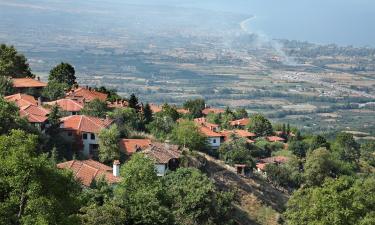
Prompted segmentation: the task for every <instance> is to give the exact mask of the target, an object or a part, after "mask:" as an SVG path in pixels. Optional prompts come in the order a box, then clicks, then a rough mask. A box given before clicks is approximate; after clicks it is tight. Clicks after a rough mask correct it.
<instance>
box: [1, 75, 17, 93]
mask: <svg viewBox="0 0 375 225" xmlns="http://www.w3.org/2000/svg"><path fill="white" fill-rule="evenodd" d="M12 93H14V88H13V83H12V80H11V79H10V78H8V77H5V76H0V96H1V95H2V96H7V95H10V94H12Z"/></svg>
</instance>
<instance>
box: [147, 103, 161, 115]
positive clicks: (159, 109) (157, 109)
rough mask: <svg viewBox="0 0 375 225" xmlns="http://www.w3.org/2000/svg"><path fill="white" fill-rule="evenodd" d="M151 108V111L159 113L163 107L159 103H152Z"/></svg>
mask: <svg viewBox="0 0 375 225" xmlns="http://www.w3.org/2000/svg"><path fill="white" fill-rule="evenodd" d="M150 108H151V111H152V112H153V113H158V112H160V111H161V110H163V109H162V107H160V106H158V105H155V104H150Z"/></svg>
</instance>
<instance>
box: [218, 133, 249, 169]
mask: <svg viewBox="0 0 375 225" xmlns="http://www.w3.org/2000/svg"><path fill="white" fill-rule="evenodd" d="M248 145H249V144H248V143H247V142H246V140H245V139H243V138H239V137H237V136H235V135H233V136H231V141H227V142H225V143H224V144H222V145H221V146H220V148H219V157H220V159H222V160H224V161H225V162H226V163H227V164H229V165H232V166H233V165H234V164H246V165H247V166H248V167H249V168H254V167H255V161H254V158H253V157H252V155H251V151H250V150H249V146H248Z"/></svg>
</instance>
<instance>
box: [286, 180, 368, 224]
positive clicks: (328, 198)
mask: <svg viewBox="0 0 375 225" xmlns="http://www.w3.org/2000/svg"><path fill="white" fill-rule="evenodd" d="M374 207H375V178H374V176H370V177H367V178H358V179H356V178H355V177H346V176H344V177H341V178H339V179H329V180H327V181H326V182H325V183H324V184H323V185H322V187H311V188H302V189H300V190H298V191H296V192H295V193H294V194H293V195H292V197H291V198H290V199H289V201H288V205H287V210H286V212H285V217H286V220H287V224H290V225H297V224H298V225H310V224H335V225H354V224H360V225H365V224H366V225H370V224H374V221H375V220H374V219H375V214H374V211H373V209H374Z"/></svg>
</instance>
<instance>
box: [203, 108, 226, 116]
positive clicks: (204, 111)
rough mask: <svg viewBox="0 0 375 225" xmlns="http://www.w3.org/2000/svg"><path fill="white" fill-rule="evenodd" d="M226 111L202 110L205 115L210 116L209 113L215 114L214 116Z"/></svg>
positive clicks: (215, 109)
mask: <svg viewBox="0 0 375 225" xmlns="http://www.w3.org/2000/svg"><path fill="white" fill-rule="evenodd" d="M224 112H225V110H224V109H219V108H205V109H203V110H202V113H203V115H208V114H209V113H214V114H219V113H224Z"/></svg>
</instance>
